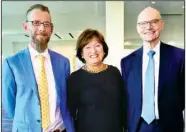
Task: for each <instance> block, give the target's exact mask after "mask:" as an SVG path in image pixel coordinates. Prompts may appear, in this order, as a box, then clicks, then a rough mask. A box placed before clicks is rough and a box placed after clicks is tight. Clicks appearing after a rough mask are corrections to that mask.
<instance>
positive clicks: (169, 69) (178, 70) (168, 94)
mask: <svg viewBox="0 0 186 132" xmlns="http://www.w3.org/2000/svg"><path fill="white" fill-rule="evenodd" d="M142 54H143V48H140V49H139V50H137V51H135V52H133V53H131V54H130V55H128V56H127V57H125V58H123V59H122V60H121V69H122V77H123V80H124V82H125V84H126V91H127V127H128V128H127V129H128V132H136V129H137V125H138V123H139V119H140V117H141V112H142V111H141V110H142ZM159 68H160V69H159V84H158V109H159V118H160V120H159V121H160V125H161V127H162V129H163V132H183V115H182V111H183V110H184V108H185V97H184V96H185V83H184V81H185V79H184V77H185V59H184V50H183V49H179V48H176V47H173V46H170V45H167V44H164V43H161V46H160V67H159Z"/></svg>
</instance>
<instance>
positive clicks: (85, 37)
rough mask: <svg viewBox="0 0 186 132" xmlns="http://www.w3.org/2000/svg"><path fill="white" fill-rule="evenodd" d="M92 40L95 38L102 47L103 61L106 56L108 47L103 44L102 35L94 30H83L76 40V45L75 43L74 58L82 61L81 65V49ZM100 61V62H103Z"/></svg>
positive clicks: (83, 60) (82, 59)
mask: <svg viewBox="0 0 186 132" xmlns="http://www.w3.org/2000/svg"><path fill="white" fill-rule="evenodd" d="M93 38H96V39H97V41H98V42H99V43H100V44H102V46H103V51H104V53H105V54H104V56H103V60H104V59H105V58H106V57H107V55H108V50H109V48H108V46H107V43H106V42H105V39H104V37H103V35H102V34H101V33H100V32H99V31H97V30H94V29H86V30H84V31H83V32H82V33H81V34H80V36H79V38H78V40H77V43H76V57H78V58H79V60H80V61H82V62H83V63H85V59H84V58H82V51H83V48H84V47H85V46H86V45H87V44H88V43H89V42H90V41H91V40H92V39H93ZM103 60H102V61H103Z"/></svg>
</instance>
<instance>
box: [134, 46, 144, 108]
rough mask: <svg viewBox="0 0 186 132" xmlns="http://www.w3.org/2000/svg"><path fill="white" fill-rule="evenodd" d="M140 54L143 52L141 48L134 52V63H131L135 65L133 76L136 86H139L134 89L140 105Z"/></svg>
mask: <svg viewBox="0 0 186 132" xmlns="http://www.w3.org/2000/svg"><path fill="white" fill-rule="evenodd" d="M142 54H143V48H140V49H139V50H138V51H137V52H136V57H135V61H134V62H135V63H134V64H133V65H135V68H134V69H135V74H136V78H134V80H135V82H136V86H138V87H139V88H137V89H135V90H136V93H137V96H136V97H137V98H138V99H137V100H138V101H139V102H140V103H139V105H140V106H141V102H142V62H143V61H142V60H143V59H142Z"/></svg>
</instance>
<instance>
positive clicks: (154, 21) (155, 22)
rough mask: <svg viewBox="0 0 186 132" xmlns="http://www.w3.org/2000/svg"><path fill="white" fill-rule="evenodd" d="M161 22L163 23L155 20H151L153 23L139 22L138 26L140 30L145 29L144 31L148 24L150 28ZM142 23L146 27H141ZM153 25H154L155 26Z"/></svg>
mask: <svg viewBox="0 0 186 132" xmlns="http://www.w3.org/2000/svg"><path fill="white" fill-rule="evenodd" d="M159 21H162V19H153V20H151V21H143V22H138V23H137V24H138V26H139V27H140V28H143V29H144V28H146V27H147V25H148V24H150V26H152V27H155V26H156V25H157V23H158V22H159ZM142 23H143V24H145V26H142V25H141V24H142ZM153 24H154V25H153Z"/></svg>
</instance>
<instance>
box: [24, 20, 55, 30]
mask: <svg viewBox="0 0 186 132" xmlns="http://www.w3.org/2000/svg"><path fill="white" fill-rule="evenodd" d="M26 22H31V23H32V25H33V26H37V27H38V26H41V24H43V26H44V27H45V28H49V27H53V23H51V22H48V21H44V22H40V21H37V20H33V21H28V20H27V21H26ZM34 22H39V25H34ZM45 23H48V24H50V26H46V25H45Z"/></svg>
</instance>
